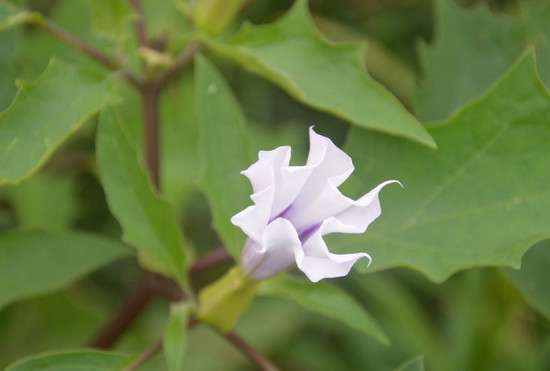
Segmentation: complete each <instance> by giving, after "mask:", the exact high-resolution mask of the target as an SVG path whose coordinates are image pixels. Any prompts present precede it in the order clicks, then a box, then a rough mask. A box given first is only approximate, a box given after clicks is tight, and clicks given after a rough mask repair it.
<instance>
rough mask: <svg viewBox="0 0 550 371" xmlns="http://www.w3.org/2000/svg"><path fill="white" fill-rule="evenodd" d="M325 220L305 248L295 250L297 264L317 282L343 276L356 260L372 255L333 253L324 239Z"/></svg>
mask: <svg viewBox="0 0 550 371" xmlns="http://www.w3.org/2000/svg"><path fill="white" fill-rule="evenodd" d="M328 221H329V220H327V221H325V222H324V223H323V224H322V225H321V227H320V228H319V229H318V230H317V231H316V232H315V233H314V234H313V235H312V236H311V237H310V238H309V239H308V240H307V241H306V242H305V243H304V245H303V250H302V251H298V250H295V254H296V255H295V257H296V264H297V266H298V268H299V269H300V270H301V271H302V272H304V274H305V275H306V276H307V278H309V279H310V280H311V281H312V282H317V281H319V280H322V279H323V278H334V277H342V276H345V275H347V274H348V273H349V271H350V270H351V268H352V267H353V265H354V264H355V262H357V260H359V259H361V258H367V259H368V260H369V263H368V264H370V261H371V257H370V255H369V254H367V253H356V254H340V255H337V254H332V253H331V252H330V251H328V248H327V245H326V243H325V241H324V240H323V235H324V234H326V232H325V230H324V229H325V224H326V223H327V222H328Z"/></svg>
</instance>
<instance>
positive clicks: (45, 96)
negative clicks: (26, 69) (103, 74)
mask: <svg viewBox="0 0 550 371" xmlns="http://www.w3.org/2000/svg"><path fill="white" fill-rule="evenodd" d="M17 84H18V86H19V91H18V93H17V95H16V97H15V100H14V101H13V103H12V104H11V106H10V107H8V108H7V109H6V110H5V111H3V112H1V113H0V183H15V182H18V181H20V180H21V179H23V178H24V177H26V176H28V175H30V174H31V173H32V172H33V171H35V170H36V169H37V168H38V167H39V166H40V165H42V164H43V163H44V162H45V161H46V160H47V159H48V157H49V156H50V155H51V154H52V153H53V152H54V151H55V149H56V148H57V147H59V145H60V144H61V143H62V142H63V141H64V140H65V139H67V138H68V137H69V136H70V135H71V134H72V133H73V132H74V131H76V130H77V129H78V128H79V127H80V126H81V125H82V124H83V123H84V122H85V121H86V120H87V119H88V118H89V117H90V116H92V115H93V114H95V113H97V112H98V111H99V109H100V108H101V106H102V104H103V100H104V97H105V95H106V87H105V85H106V84H105V82H102V80H101V79H100V78H98V77H97V76H93V75H91V74H86V73H85V72H84V71H82V70H79V69H77V68H76V67H73V66H71V65H67V64H64V63H62V62H60V61H57V60H54V59H52V60H51V61H50V64H49V65H48V67H47V68H46V70H45V71H44V73H43V74H42V75H41V76H40V77H39V78H38V79H37V80H36V81H34V82H24V81H17Z"/></svg>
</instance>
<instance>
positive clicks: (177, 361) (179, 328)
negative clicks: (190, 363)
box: [162, 303, 192, 371]
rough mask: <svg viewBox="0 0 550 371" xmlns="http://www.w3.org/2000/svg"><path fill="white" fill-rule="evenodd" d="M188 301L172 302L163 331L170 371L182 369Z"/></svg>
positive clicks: (163, 348) (164, 348)
mask: <svg viewBox="0 0 550 371" xmlns="http://www.w3.org/2000/svg"><path fill="white" fill-rule="evenodd" d="M191 309H192V308H191V306H190V305H189V303H172V304H171V305H170V317H169V319H168V324H167V325H166V330H165V331H164V339H163V343H162V345H163V347H162V350H163V352H164V356H165V357H166V363H167V364H168V369H169V370H170V371H178V370H182V369H183V368H182V366H183V357H184V354H185V345H186V343H187V321H188V319H189V314H190V312H191Z"/></svg>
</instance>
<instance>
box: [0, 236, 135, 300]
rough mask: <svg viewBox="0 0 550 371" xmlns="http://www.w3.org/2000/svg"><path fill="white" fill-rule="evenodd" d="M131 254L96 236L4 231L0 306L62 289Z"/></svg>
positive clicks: (0, 244)
mask: <svg viewBox="0 0 550 371" xmlns="http://www.w3.org/2000/svg"><path fill="white" fill-rule="evenodd" d="M130 253H131V251H130V249H128V248H126V246H124V245H122V244H120V243H118V242H116V241H112V240H109V239H106V238H102V237H99V236H97V235H89V234H85V233H77V232H64V233H52V232H42V231H37V230H16V231H10V232H4V233H2V234H1V235H0V308H2V307H5V306H6V305H8V304H10V303H13V302H15V301H18V300H23V299H28V298H31V297H34V296H38V295H43V294H47V293H50V292H53V291H57V290H61V289H63V288H65V287H66V286H68V285H69V284H71V283H72V282H74V281H76V280H77V279H79V278H81V277H83V276H85V275H86V274H88V273H90V272H92V271H94V270H96V269H98V268H100V267H102V266H104V265H107V264H109V263H111V262H112V261H114V260H116V259H120V258H122V257H125V256H128V255H130Z"/></svg>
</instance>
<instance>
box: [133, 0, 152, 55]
mask: <svg viewBox="0 0 550 371" xmlns="http://www.w3.org/2000/svg"><path fill="white" fill-rule="evenodd" d="M130 4H131V5H132V8H134V11H135V12H136V15H137V18H136V22H135V27H136V37H137V40H138V44H139V46H147V45H148V42H147V32H146V31H145V22H144V17H143V10H142V8H141V4H140V2H139V0H130Z"/></svg>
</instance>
